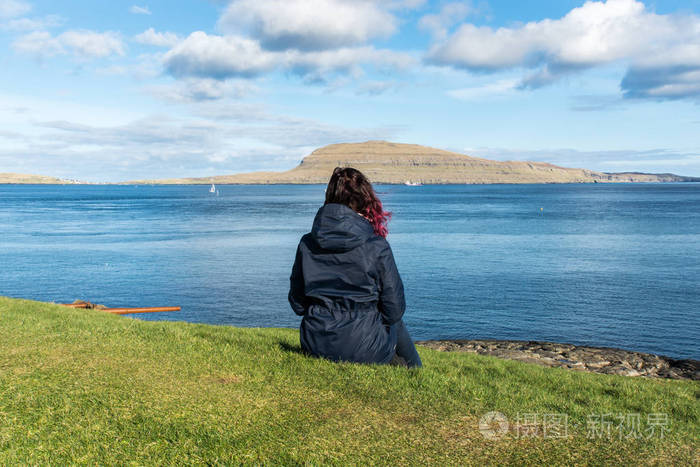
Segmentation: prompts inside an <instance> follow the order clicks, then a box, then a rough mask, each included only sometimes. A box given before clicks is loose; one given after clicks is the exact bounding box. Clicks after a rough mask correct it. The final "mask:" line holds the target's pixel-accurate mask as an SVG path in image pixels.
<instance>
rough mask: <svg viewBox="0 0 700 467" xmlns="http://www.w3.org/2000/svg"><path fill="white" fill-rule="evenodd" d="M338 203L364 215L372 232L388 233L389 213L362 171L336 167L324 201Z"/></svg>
mask: <svg viewBox="0 0 700 467" xmlns="http://www.w3.org/2000/svg"><path fill="white" fill-rule="evenodd" d="M328 203H340V204H344V205H346V206H348V207H349V208H351V209H353V210H354V211H355V212H358V213H360V214H362V215H364V216H365V217H366V218H367V219H368V220H369V222H370V224H372V227H373V228H374V233H375V234H377V235H379V236H381V237H385V238H386V236H387V235H388V234H389V229H387V227H386V223H387V222H388V221H389V218H391V213H390V212H387V211H385V210H384V208H383V207H382V202H381V201H379V198H377V195H376V193H375V192H374V189H373V188H372V184H371V183H370V182H369V180H367V177H365V176H364V175H363V174H362V172H360V171H359V170H357V169H353V168H352V167H336V168H335V169H334V170H333V175H331V179H330V181H329V182H328V187H327V188H326V203H325V204H328Z"/></svg>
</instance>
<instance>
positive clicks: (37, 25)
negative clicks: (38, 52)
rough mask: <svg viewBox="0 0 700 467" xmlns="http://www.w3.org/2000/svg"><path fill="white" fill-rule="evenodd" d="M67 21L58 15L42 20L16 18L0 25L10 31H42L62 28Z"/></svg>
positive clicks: (42, 18)
mask: <svg viewBox="0 0 700 467" xmlns="http://www.w3.org/2000/svg"><path fill="white" fill-rule="evenodd" d="M63 23H65V20H64V19H63V18H62V17H61V16H58V15H47V16H44V17H40V18H15V19H12V20H10V21H8V22H7V23H5V24H2V25H0V27H1V28H2V29H6V30H8V31H40V30H46V29H50V28H55V27H57V26H61V25H62V24H63Z"/></svg>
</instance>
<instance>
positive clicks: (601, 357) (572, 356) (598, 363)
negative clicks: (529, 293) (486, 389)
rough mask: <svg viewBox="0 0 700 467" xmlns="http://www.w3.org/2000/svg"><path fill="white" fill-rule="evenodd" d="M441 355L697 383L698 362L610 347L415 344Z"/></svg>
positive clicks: (699, 376)
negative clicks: (477, 356)
mask: <svg viewBox="0 0 700 467" xmlns="http://www.w3.org/2000/svg"><path fill="white" fill-rule="evenodd" d="M416 345H421V346H424V347H428V348H431V349H434V350H438V351H443V352H472V353H478V354H480V355H490V356H493V357H498V358H505V359H508V360H518V361H521V362H527V363H534V364H537V365H543V366H548V367H557V368H568V369H571V370H576V371H588V372H592V373H603V374H609V375H623V376H646V377H649V378H668V379H685V380H693V381H700V361H698V360H691V359H686V360H682V359H675V358H671V357H666V356H663V355H655V354H649V353H643V352H634V351H630V350H623V349H615V348H610V347H589V346H585V345H573V344H560V343H555V342H542V341H511V340H490V339H485V340H462V339H454V340H428V341H416Z"/></svg>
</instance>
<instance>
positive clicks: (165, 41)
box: [134, 28, 181, 47]
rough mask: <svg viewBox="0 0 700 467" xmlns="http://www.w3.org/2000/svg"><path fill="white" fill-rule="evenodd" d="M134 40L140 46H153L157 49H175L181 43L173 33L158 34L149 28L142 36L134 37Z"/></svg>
mask: <svg viewBox="0 0 700 467" xmlns="http://www.w3.org/2000/svg"><path fill="white" fill-rule="evenodd" d="M134 40H135V41H136V42H138V43H140V44H146V45H153V46H156V47H173V46H175V45H176V44H177V43H178V42H180V40H181V39H180V37H179V36H178V35H177V34H175V33H172V32H156V31H155V29H153V28H148V29H146V30H145V31H144V32H142V33H141V34H137V35H135V36H134Z"/></svg>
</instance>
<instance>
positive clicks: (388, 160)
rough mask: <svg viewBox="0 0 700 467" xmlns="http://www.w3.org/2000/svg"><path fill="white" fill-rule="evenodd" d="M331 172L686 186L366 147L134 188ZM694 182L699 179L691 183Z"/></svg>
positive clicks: (427, 179) (412, 148)
mask: <svg viewBox="0 0 700 467" xmlns="http://www.w3.org/2000/svg"><path fill="white" fill-rule="evenodd" d="M337 166H342V167H354V168H356V169H358V170H361V171H362V172H363V173H364V174H365V175H367V176H368V177H369V179H370V180H371V181H372V182H373V183H404V182H406V181H411V182H421V183H424V184H445V183H470V184H471V183H594V182H623V181H624V182H628V181H691V180H690V179H688V178H687V177H679V176H677V175H672V174H663V175H654V174H641V173H627V174H609V173H602V172H595V171H592V170H586V169H572V168H566V167H559V166H556V165H553V164H548V163H545V162H526V161H507V162H500V161H492V160H488V159H481V158H477V157H471V156H467V155H464V154H458V153H454V152H450V151H443V150H441V149H435V148H430V147H426V146H419V145H416V144H400V143H390V142H386V141H368V142H365V143H342V144H332V145H330V146H325V147H323V148H320V149H317V150H316V151H314V152H312V153H311V154H310V155H309V156H307V157H306V158H304V160H303V161H302V162H301V163H300V164H299V165H298V166H297V167H295V168H294V169H292V170H288V171H286V172H251V173H246V174H237V175H224V176H216V177H206V178H188V179H170V180H156V181H140V182H139V183H221V184H225V183H327V182H328V179H329V178H330V175H331V173H332V172H333V169H334V168H335V167H337ZM697 181H700V178H699V179H697Z"/></svg>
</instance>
